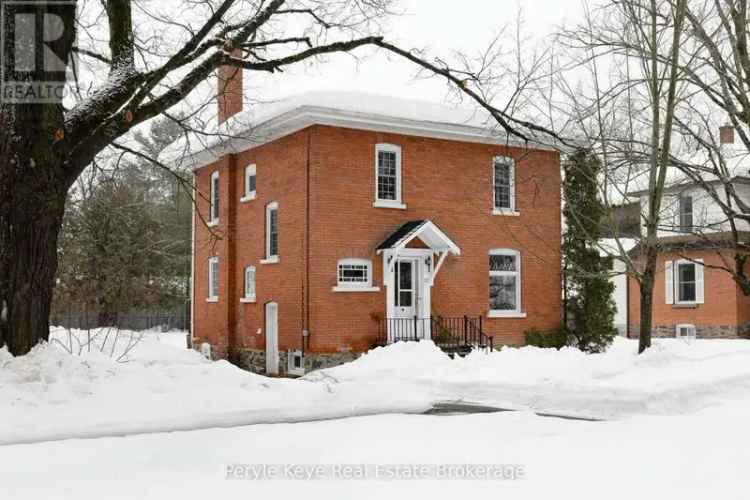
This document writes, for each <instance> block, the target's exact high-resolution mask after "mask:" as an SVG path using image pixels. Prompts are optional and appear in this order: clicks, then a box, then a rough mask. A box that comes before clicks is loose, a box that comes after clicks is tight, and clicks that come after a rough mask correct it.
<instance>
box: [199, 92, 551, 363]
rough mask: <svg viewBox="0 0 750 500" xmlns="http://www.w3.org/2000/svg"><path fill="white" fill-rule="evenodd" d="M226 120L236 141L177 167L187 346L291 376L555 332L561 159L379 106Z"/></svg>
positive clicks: (336, 96)
mask: <svg viewBox="0 0 750 500" xmlns="http://www.w3.org/2000/svg"><path fill="white" fill-rule="evenodd" d="M235 88H236V87H235ZM239 108H241V100H238V99H224V100H222V101H220V117H221V120H224V119H227V118H229V125H228V126H231V127H234V129H233V130H234V132H233V134H232V137H231V138H227V139H226V140H224V141H222V142H221V143H218V142H217V143H214V144H212V145H209V146H208V147H206V148H205V149H204V150H202V151H199V152H198V153H196V154H193V155H192V156H190V157H189V158H188V159H187V160H188V161H190V162H191V166H192V168H193V169H194V175H195V185H196V188H197V192H198V193H199V195H198V200H199V201H198V203H197V208H196V213H195V218H194V235H193V245H194V250H193V277H194V279H193V291H192V295H193V300H192V303H193V313H192V316H193V317H192V338H193V342H194V345H195V346H196V347H199V346H202V347H203V348H205V349H207V350H208V345H210V349H211V355H212V356H213V357H215V358H225V357H228V358H229V359H231V360H232V361H233V362H236V363H238V364H240V365H241V366H244V367H247V368H249V369H252V370H254V371H258V372H267V373H282V374H284V373H291V374H301V373H304V371H305V370H310V369H313V368H317V367H321V366H329V365H333V364H338V363H341V362H344V361H347V360H350V359H352V358H353V357H354V356H355V355H356V354H357V353H360V352H363V351H366V350H368V349H369V348H371V347H373V346H374V345H379V344H380V345H382V344H384V343H389V342H393V341H396V340H400V339H407V338H408V339H411V338H425V339H433V340H436V341H437V340H438V338H439V339H440V341H441V342H443V343H447V342H452V341H455V340H456V339H457V338H461V339H462V340H461V341H462V342H464V341H466V342H468V343H472V342H473V343H475V344H481V345H483V346H487V345H489V344H490V343H492V344H494V345H501V344H518V343H520V342H522V340H523V332H524V331H525V330H528V329H530V328H538V329H542V330H549V329H554V328H556V327H558V326H559V324H560V317H561V304H560V293H559V290H560V278H561V277H560V274H561V269H560V230H561V218H560V161H559V156H558V153H556V152H554V151H552V150H550V149H544V148H542V147H528V146H526V145H518V144H511V143H508V141H507V139H506V138H505V136H503V137H502V138H499V137H498V136H497V135H494V134H492V133H491V132H489V131H488V129H487V127H485V126H483V124H479V123H477V120H476V118H472V116H471V114H466V113H465V112H462V111H461V110H455V109H450V108H448V107H444V106H440V105H433V104H429V103H420V102H416V103H415V102H412V101H406V100H401V99H393V98H387V97H383V96H371V95H365V94H353V93H342V92H338V93H311V94H305V95H303V96H298V97H296V98H292V99H288V100H285V101H281V102H278V103H273V104H269V105H266V106H258V109H254V110H249V111H250V112H247V111H245V112H239V111H240V109H239ZM238 112H239V113H238ZM235 113H238V114H236V115H235ZM243 119H247V123H245V124H242V125H237V124H238V123H240V122H242V120H243ZM472 120H474V121H473V122H472ZM467 339H468V340H467Z"/></svg>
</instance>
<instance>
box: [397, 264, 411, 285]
mask: <svg viewBox="0 0 750 500" xmlns="http://www.w3.org/2000/svg"><path fill="white" fill-rule="evenodd" d="M398 266H399V268H400V272H399V287H400V288H402V289H406V290H411V289H412V285H411V268H412V265H411V262H403V261H402V262H399V263H398Z"/></svg>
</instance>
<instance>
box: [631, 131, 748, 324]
mask: <svg viewBox="0 0 750 500" xmlns="http://www.w3.org/2000/svg"><path fill="white" fill-rule="evenodd" d="M732 132H733V131H732V130H731V129H729V130H727V129H726V128H722V131H721V134H720V137H721V140H722V148H727V149H726V150H725V151H732V149H731V148H732V146H731V145H732V143H733V142H734V141H733V133H732ZM735 153H736V154H735ZM747 156H748V155H747V152H746V151H744V152H741V151H740V152H737V151H736V150H734V152H732V153H727V157H728V158H731V161H732V163H733V164H734V165H735V166H736V168H732V169H731V170H730V171H733V172H734V173H735V174H736V175H735V176H734V177H733V178H732V182H733V184H734V187H735V189H736V190H737V191H738V192H739V193H741V194H742V195H743V197H745V199H746V200H747V201H748V202H750V178H749V177H747V171H746V169H742V168H740V167H741V166H742V165H748V162H747V159H748V158H747ZM743 170H744V171H743ZM713 182H717V183H718V180H716V181H713ZM719 192H720V193H723V189H719ZM631 195H632V196H634V197H638V198H640V205H641V210H642V211H643V212H644V213H645V211H646V210H647V209H648V196H647V192H645V191H641V192H633V193H631ZM663 206H664V210H663V213H662V217H663V219H664V221H665V222H664V223H663V224H662V225H661V226H660V229H659V232H658V235H659V243H660V253H659V257H658V262H657V272H658V275H657V279H656V286H655V290H654V304H653V329H652V335H654V336H656V337H699V338H737V337H746V336H748V334H750V297H747V296H746V295H744V294H743V293H742V291H741V290H740V289H739V287H738V286H737V285H736V283H735V282H734V280H733V279H732V277H731V275H730V274H729V273H728V272H726V271H723V270H721V269H718V268H716V267H714V266H722V265H723V263H724V262H723V260H722V259H728V260H727V262H733V259H734V250H733V249H732V245H731V243H730V241H731V233H729V230H730V225H729V222H728V221H727V220H726V217H725V216H724V214H723V212H722V211H721V209H720V207H719V205H718V204H717V203H716V202H715V201H714V200H712V199H711V197H710V196H709V194H708V192H707V191H706V190H705V189H703V188H701V187H700V186H697V185H695V184H692V183H690V182H685V181H679V182H674V183H672V184H671V185H670V186H669V187H668V188H667V190H666V192H665V195H664V201H663ZM737 229H738V230H739V231H740V234H741V235H747V234H748V233H746V232H747V231H748V230H749V229H750V227H748V224H747V223H746V222H741V221H737ZM745 239H746V241H750V238H745ZM638 253H639V248H638V247H637V246H636V247H635V248H634V249H633V250H632V251H631V256H633V257H634V258H635V259H638ZM628 304H629V306H628V318H629V335H630V336H631V337H636V336H638V332H639V329H640V311H641V310H640V296H639V288H638V283H637V282H636V281H635V280H634V279H632V278H631V279H629V287H628Z"/></svg>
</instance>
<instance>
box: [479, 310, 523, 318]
mask: <svg viewBox="0 0 750 500" xmlns="http://www.w3.org/2000/svg"><path fill="white" fill-rule="evenodd" d="M487 317H488V318H525V317H526V313H525V312H518V311H489V312H488V313H487Z"/></svg>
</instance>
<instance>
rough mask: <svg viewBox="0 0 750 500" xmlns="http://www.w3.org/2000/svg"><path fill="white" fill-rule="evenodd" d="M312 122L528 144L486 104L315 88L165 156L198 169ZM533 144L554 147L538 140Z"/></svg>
mask: <svg viewBox="0 0 750 500" xmlns="http://www.w3.org/2000/svg"><path fill="white" fill-rule="evenodd" d="M313 123H316V124H326V125H334V126H343V127H349V128H360V129H366V130H379V131H386V132H394V133H404V134H412V135H421V136H427V137H440V138H448V139H456V140H466V141H473V142H486V143H500V144H509V145H516V146H526V144H525V143H524V144H522V143H520V142H519V141H517V140H514V139H513V138H510V137H509V136H508V134H507V133H506V132H505V130H502V129H500V128H499V126H498V124H497V123H496V122H495V121H494V120H493V119H492V118H491V117H490V115H489V114H488V113H487V112H486V111H484V110H483V109H481V108H477V109H469V108H463V107H458V106H450V105H447V104H440V103H436V102H429V101H421V100H415V99H404V98H400V97H392V96H385V95H379V94H370V93H364V92H352V91H340V90H335V91H313V92H306V93H302V94H298V95H294V96H290V97H287V98H284V99H280V100H277V101H271V102H263V103H256V104H253V105H251V106H250V109H248V110H245V111H243V112H241V113H238V114H236V115H234V116H232V117H231V118H229V119H228V120H227V122H226V123H224V124H222V125H219V126H217V127H215V128H214V129H213V130H212V131H211V130H207V131H201V132H200V133H197V132H196V133H194V134H192V135H191V136H187V137H183V138H182V139H180V140H178V141H176V142H175V143H174V144H172V145H170V146H169V147H168V148H166V149H165V150H164V152H163V153H162V154H161V155H160V158H159V159H160V161H162V162H164V163H172V164H175V163H176V164H178V165H179V164H180V163H183V162H187V163H188V165H187V166H190V167H191V168H193V169H195V168H199V167H200V166H203V165H206V164H207V163H210V162H211V161H213V160H215V159H216V158H217V157H218V156H221V155H222V154H226V153H227V152H237V151H241V150H244V149H248V148H250V147H253V146H257V145H259V144H262V143H265V142H268V141H270V140H273V139H275V138H278V137H280V136H283V135H286V134H289V133H292V132H294V131H296V130H300V129H302V128H304V127H306V126H309V125H311V124H313ZM533 147H536V148H544V149H549V147H545V146H542V145H539V144H535V145H534V146H533Z"/></svg>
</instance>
